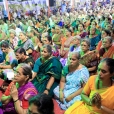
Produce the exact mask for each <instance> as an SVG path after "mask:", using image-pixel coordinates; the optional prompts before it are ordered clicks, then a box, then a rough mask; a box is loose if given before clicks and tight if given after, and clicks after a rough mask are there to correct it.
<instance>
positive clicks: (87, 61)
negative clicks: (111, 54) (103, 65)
mask: <svg viewBox="0 0 114 114" xmlns="http://www.w3.org/2000/svg"><path fill="white" fill-rule="evenodd" d="M81 53H82V51H80V55H81ZM80 63H81V64H83V65H85V66H86V67H87V68H91V67H93V66H97V65H98V57H97V53H96V51H95V50H94V51H90V52H89V53H87V54H84V55H83V56H82V57H81V58H80ZM96 69H97V68H96ZM96 69H95V70H94V71H91V72H90V73H91V74H94V73H96Z"/></svg>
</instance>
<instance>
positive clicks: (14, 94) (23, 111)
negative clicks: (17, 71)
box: [10, 84, 27, 114]
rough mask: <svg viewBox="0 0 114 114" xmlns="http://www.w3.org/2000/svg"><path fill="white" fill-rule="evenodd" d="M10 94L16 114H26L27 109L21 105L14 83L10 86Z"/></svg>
mask: <svg viewBox="0 0 114 114" xmlns="http://www.w3.org/2000/svg"><path fill="white" fill-rule="evenodd" d="M10 95H11V97H12V99H13V101H14V106H15V110H16V112H17V113H18V114H26V113H27V109H23V108H22V107H21V101H20V100H19V98H18V90H17V87H16V85H15V84H12V86H11V87H10Z"/></svg>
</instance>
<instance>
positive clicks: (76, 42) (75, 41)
mask: <svg viewBox="0 0 114 114" xmlns="http://www.w3.org/2000/svg"><path fill="white" fill-rule="evenodd" d="M71 44H72V45H78V44H80V41H79V40H78V39H77V38H75V39H73V40H72V41H71Z"/></svg>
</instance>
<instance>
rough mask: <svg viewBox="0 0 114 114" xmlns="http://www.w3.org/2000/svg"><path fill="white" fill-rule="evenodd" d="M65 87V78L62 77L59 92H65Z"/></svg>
mask: <svg viewBox="0 0 114 114" xmlns="http://www.w3.org/2000/svg"><path fill="white" fill-rule="evenodd" d="M64 86H65V77H64V76H62V77H61V80H60V85H59V90H60V91H63V89H64Z"/></svg>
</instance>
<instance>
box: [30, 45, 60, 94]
mask: <svg viewBox="0 0 114 114" xmlns="http://www.w3.org/2000/svg"><path fill="white" fill-rule="evenodd" d="M51 55H52V47H51V46H50V45H44V46H43V48H42V50H41V57H40V58H38V59H37V60H36V62H35V65H34V68H33V80H32V82H33V84H34V85H35V87H36V89H37V90H38V92H39V93H43V92H44V93H46V94H50V95H51V96H52V95H53V89H54V88H55V87H56V86H57V85H58V84H59V81H60V78H61V70H62V65H61V63H60V61H59V59H58V58H56V57H52V56H51Z"/></svg>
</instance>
